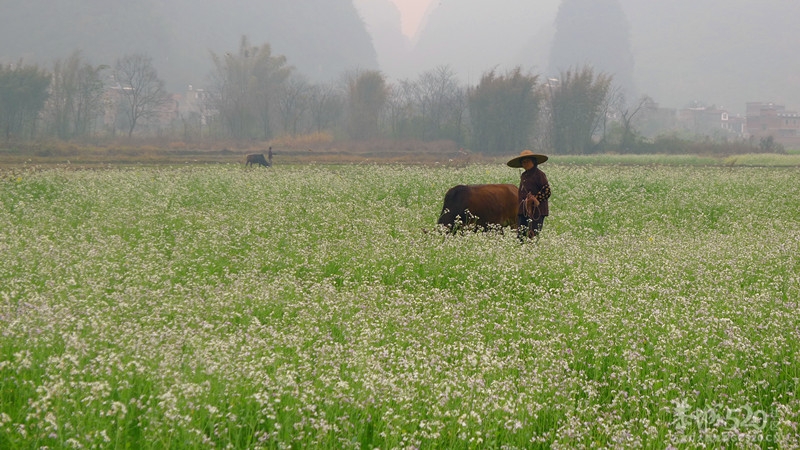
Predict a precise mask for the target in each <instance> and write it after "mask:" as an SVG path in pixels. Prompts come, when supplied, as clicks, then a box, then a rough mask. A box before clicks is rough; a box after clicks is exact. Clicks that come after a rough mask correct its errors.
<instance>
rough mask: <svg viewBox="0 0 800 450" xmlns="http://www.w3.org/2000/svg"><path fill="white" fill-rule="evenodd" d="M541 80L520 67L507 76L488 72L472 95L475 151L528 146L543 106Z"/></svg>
mask: <svg viewBox="0 0 800 450" xmlns="http://www.w3.org/2000/svg"><path fill="white" fill-rule="evenodd" d="M538 79H539V77H538V76H537V75H526V74H524V73H522V69H521V68H519V67H517V68H515V69H513V70H511V71H510V72H508V73H506V74H504V75H498V74H497V73H495V71H494V70H492V71H490V72H487V73H485V74H484V75H483V76H482V77H481V81H480V83H478V86H477V87H475V88H474V89H473V90H472V91H471V92H470V95H469V113H470V118H471V119H472V139H473V144H472V146H473V148H475V149H477V150H479V151H482V152H485V153H494V154H507V153H514V152H519V149H521V148H524V147H527V146H528V144H529V142H530V137H531V133H532V132H533V130H534V128H535V126H536V118H537V116H538V114H539V109H540V105H541V94H540V93H539V91H538V90H537V88H536V85H537V81H538Z"/></svg>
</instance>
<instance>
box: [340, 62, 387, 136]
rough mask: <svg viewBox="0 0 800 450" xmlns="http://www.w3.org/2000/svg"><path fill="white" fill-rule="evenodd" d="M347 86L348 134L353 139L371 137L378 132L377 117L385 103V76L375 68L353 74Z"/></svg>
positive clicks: (377, 134)
mask: <svg viewBox="0 0 800 450" xmlns="http://www.w3.org/2000/svg"><path fill="white" fill-rule="evenodd" d="M347 88H348V113H349V116H348V118H349V122H348V126H347V130H348V134H349V135H350V137H351V138H353V139H371V138H376V137H378V136H379V134H380V127H379V118H380V114H381V110H382V109H383V107H384V105H385V104H386V100H387V96H388V92H387V88H386V78H385V77H384V76H383V74H382V73H381V72H379V71H376V70H367V71H364V72H361V73H356V74H353V75H352V76H351V77H350V79H349V80H348V83H347Z"/></svg>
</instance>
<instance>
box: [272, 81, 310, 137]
mask: <svg viewBox="0 0 800 450" xmlns="http://www.w3.org/2000/svg"><path fill="white" fill-rule="evenodd" d="M310 91H311V86H310V85H309V84H308V81H306V79H305V77H303V76H302V75H299V74H292V75H291V76H290V77H289V78H288V79H287V80H286V82H285V83H283V89H281V93H280V97H279V99H278V109H279V110H280V113H281V119H282V121H283V131H284V132H285V133H288V134H290V135H292V136H297V133H298V128H299V126H300V122H301V120H302V119H303V116H304V115H305V113H306V111H307V110H308V106H309V95H310Z"/></svg>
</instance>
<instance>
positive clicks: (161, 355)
mask: <svg viewBox="0 0 800 450" xmlns="http://www.w3.org/2000/svg"><path fill="white" fill-rule="evenodd" d="M557 159H558V158H553V160H551V162H548V163H547V164H545V165H543V166H542V169H544V170H545V172H546V173H547V176H548V178H549V180H550V184H551V186H552V191H553V196H552V198H551V203H550V210H551V216H550V217H549V218H548V219H547V220H546V221H545V225H544V231H543V232H542V235H541V236H540V238H539V239H538V240H536V241H531V242H528V243H525V244H520V242H519V241H518V240H517V237H516V233H515V232H508V231H506V232H505V233H503V232H497V231H493V232H488V233H470V232H467V233H464V234H462V235H454V236H451V235H446V234H443V233H441V232H439V231H438V230H435V224H436V220H437V219H438V216H439V213H440V210H441V207H442V203H441V202H442V199H443V197H444V193H445V192H446V191H447V189H448V188H449V187H451V186H453V185H456V184H471V183H506V182H507V183H513V184H517V182H518V180H519V172H518V171H517V170H514V169H509V168H507V167H505V166H504V165H502V164H498V165H491V166H490V165H471V166H467V167H466V168H461V169H453V168H445V167H422V166H401V165H397V166H393V165H347V166H316V165H308V166H287V167H281V166H276V167H274V168H271V169H258V170H246V169H244V168H242V166H234V165H220V166H200V165H195V166H191V165H190V166H186V167H161V168H148V167H132V168H121V169H110V168H109V169H101V170H69V169H67V168H65V167H58V168H51V169H37V170H34V169H30V168H28V169H15V170H11V169H6V170H4V171H3V172H0V448H2V449H39V448H50V449H61V448H87V449H88V448H136V449H148V448H149V449H163V448H235V449H240V448H248V449H249V448H270V449H271V448H331V449H348V448H355V449H359V448H360V449H373V448H381V449H390V448H404V449H405V448H504V449H514V448H518V449H523V448H525V449H527V448H563V449H568V448H570V449H571V448H695V447H705V448H730V447H738V448H751V447H752V448H800V438H799V437H798V434H800V430H799V429H798V425H799V424H800V398H799V397H798V395H799V394H800V393H798V383H799V382H800V256H798V255H800V169H797V168H760V167H724V166H700V167H695V166H688V165H687V166H681V165H677V166H670V165H647V164H636V165H582V164H566V163H561V164H559V163H558V161H557Z"/></svg>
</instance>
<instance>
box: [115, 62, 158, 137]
mask: <svg viewBox="0 0 800 450" xmlns="http://www.w3.org/2000/svg"><path fill="white" fill-rule="evenodd" d="M114 79H115V80H116V83H117V85H116V86H115V87H116V89H117V91H118V94H119V100H120V106H121V109H122V112H123V114H124V115H125V117H126V118H127V120H128V122H127V124H126V125H127V127H128V137H130V136H132V135H133V130H134V129H135V128H136V125H137V124H138V123H139V121H140V120H142V119H149V118H152V117H156V116H157V115H158V114H160V113H161V112H162V111H163V108H164V106H166V105H167V104H168V103H169V102H170V96H169V94H168V93H167V91H166V89H165V88H164V82H163V81H162V80H161V79H160V78H159V77H158V72H156V69H155V67H153V59H152V58H151V57H149V56H146V55H142V54H132V55H126V56H123V57H122V58H120V59H118V60H117V62H116V64H115V65H114Z"/></svg>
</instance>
